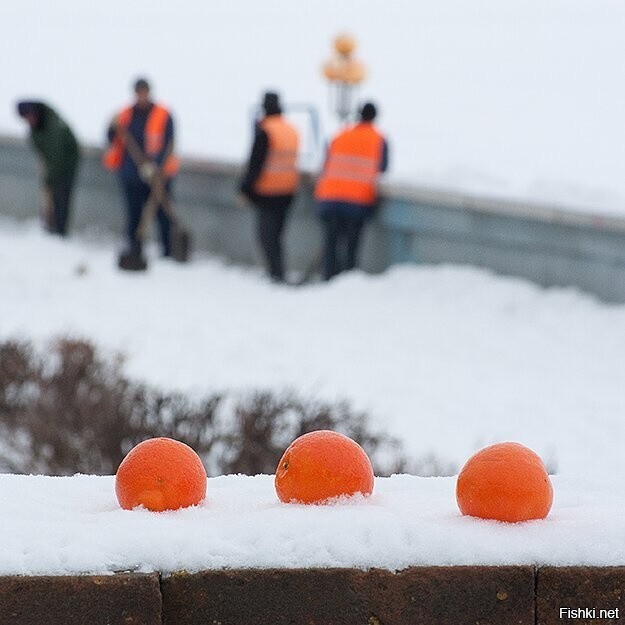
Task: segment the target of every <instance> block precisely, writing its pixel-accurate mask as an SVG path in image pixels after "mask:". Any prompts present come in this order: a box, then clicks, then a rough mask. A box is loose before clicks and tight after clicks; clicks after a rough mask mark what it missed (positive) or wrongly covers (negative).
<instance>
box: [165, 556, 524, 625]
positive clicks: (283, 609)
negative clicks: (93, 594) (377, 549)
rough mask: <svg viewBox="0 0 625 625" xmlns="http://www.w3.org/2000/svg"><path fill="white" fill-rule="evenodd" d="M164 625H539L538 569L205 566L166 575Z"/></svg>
mask: <svg viewBox="0 0 625 625" xmlns="http://www.w3.org/2000/svg"><path fill="white" fill-rule="evenodd" d="M162 591H163V623H164V625H200V624H204V623H210V624H214V625H251V624H254V625H264V624H267V625H269V624H271V625H463V624H465V623H466V624H467V625H469V624H472V625H474V624H476V623H479V624H480V625H513V624H514V625H534V622H535V620H534V568H533V567H530V566H527V567H413V568H409V569H406V570H404V571H400V572H399V573H391V572H389V571H383V570H371V571H357V570H353V569H325V570H323V569H321V570H319V569H318V570H303V569H296V570H266V571H253V570H252V571H204V572H201V573H197V574H177V575H172V576H170V577H167V578H164V579H163V580H162Z"/></svg>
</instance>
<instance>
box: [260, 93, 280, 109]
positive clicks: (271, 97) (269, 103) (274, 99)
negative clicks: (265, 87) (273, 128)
mask: <svg viewBox="0 0 625 625" xmlns="http://www.w3.org/2000/svg"><path fill="white" fill-rule="evenodd" d="M263 108H264V109H265V115H279V114H280V113H282V107H281V106H280V97H279V96H278V94H277V93H276V92H275V91H267V92H266V93H265V95H264V97H263Z"/></svg>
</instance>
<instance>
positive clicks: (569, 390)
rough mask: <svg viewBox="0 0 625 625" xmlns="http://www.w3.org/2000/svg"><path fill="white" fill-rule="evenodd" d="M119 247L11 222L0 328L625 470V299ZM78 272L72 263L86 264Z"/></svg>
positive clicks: (468, 438)
mask: <svg viewBox="0 0 625 625" xmlns="http://www.w3.org/2000/svg"><path fill="white" fill-rule="evenodd" d="M115 259H116V250H115V248H114V246H113V245H112V244H111V243H110V242H109V243H107V242H105V241H101V242H99V243H97V244H95V243H94V242H93V241H92V242H85V241H77V240H69V241H60V240H58V239H56V238H53V237H49V236H46V235H44V234H42V233H40V232H39V229H38V227H37V226H35V225H31V226H28V227H24V226H19V227H18V226H9V225H8V224H4V226H3V227H1V228H0V294H1V295H0V339H6V338H8V337H11V336H14V337H15V336H17V337H23V338H27V339H30V338H32V339H35V340H37V341H39V342H42V343H43V342H45V341H48V340H50V339H51V338H52V337H54V336H58V335H60V334H70V335H74V336H76V335H78V336H83V337H86V338H89V339H91V340H93V341H95V342H96V343H97V344H99V345H101V346H103V347H104V348H112V349H117V350H122V351H123V352H124V353H126V354H127V356H128V363H127V366H128V371H129V373H130V374H131V375H132V376H134V377H136V378H138V379H140V380H145V381H148V382H150V383H153V384H156V385H159V386H161V387H163V388H167V389H180V390H183V391H187V392H190V393H193V394H208V393H210V392H214V391H218V390H225V389H230V390H234V391H244V390H246V389H257V388H268V389H277V390H283V389H285V388H290V389H295V390H297V391H298V392H299V393H300V394H303V395H308V396H312V397H321V398H325V399H335V398H345V399H347V400H349V401H350V402H351V403H352V405H353V406H354V407H356V408H358V409H364V410H366V411H367V412H369V413H370V415H371V417H372V420H373V423H374V426H377V427H379V428H381V429H384V430H387V431H388V432H389V433H391V434H394V435H396V436H398V437H399V438H400V439H401V440H403V441H404V443H405V445H406V448H407V450H408V451H409V452H410V453H411V454H413V455H414V456H416V457H419V456H423V455H425V454H427V453H429V452H432V453H434V454H435V455H436V456H438V458H439V459H440V460H441V461H443V462H453V463H454V464H455V465H456V466H457V467H459V466H461V465H462V464H463V463H464V461H465V460H466V458H468V456H469V455H470V454H471V453H473V452H474V451H475V450H476V449H477V448H479V447H481V446H483V445H486V444H490V443H493V442H497V441H502V440H516V441H519V442H521V443H524V444H526V445H528V446H530V447H532V448H533V449H535V450H536V451H537V452H538V453H540V454H541V455H542V456H543V458H544V459H545V460H546V462H547V464H548V466H550V467H551V468H552V469H557V471H558V472H559V473H561V474H566V475H573V474H582V473H583V474H590V475H598V476H605V475H610V476H617V475H623V474H624V473H625V455H624V454H623V453H622V441H623V438H624V436H625V421H624V420H623V414H625V393H624V392H623V371H625V350H624V349H623V345H625V307H623V306H608V305H604V304H601V303H599V302H597V301H595V300H593V299H592V298H590V297H587V296H585V295H583V294H580V293H578V292H576V291H574V290H567V289H550V290H544V289H541V288H539V287H537V286H534V285H532V284H530V283H528V282H525V281H522V280H517V279H512V278H504V277H499V276H495V275H492V274H490V273H488V272H486V271H482V270H478V269H471V268H466V267H464V268H459V267H451V266H439V267H426V266H401V267H395V268H393V269H392V270H390V271H388V272H387V273H385V274H383V275H380V276H374V277H373V276H367V275H364V274H361V273H353V274H352V275H348V276H345V277H342V278H338V279H336V280H334V281H332V282H331V283H329V284H320V285H312V286H309V287H305V288H299V289H294V288H287V287H278V286H275V285H272V284H269V283H267V282H265V281H264V280H262V279H260V274H259V272H258V271H256V270H247V269H241V268H235V267H227V266H224V265H223V264H222V263H220V262H218V261H215V260H211V259H199V260H196V261H194V262H192V263H190V264H188V265H185V266H181V265H177V264H175V263H172V262H169V261H166V260H159V259H153V261H152V264H151V268H150V270H149V272H148V273H147V274H146V275H130V274H125V273H121V272H119V271H118V270H117V269H116V267H115ZM79 269H80V270H81V271H78V270H79Z"/></svg>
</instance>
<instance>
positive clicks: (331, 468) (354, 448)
mask: <svg viewBox="0 0 625 625" xmlns="http://www.w3.org/2000/svg"><path fill="white" fill-rule="evenodd" d="M275 487H276V493H277V494H278V498H279V499H280V501H283V502H284V503H290V502H294V503H305V504H318V503H325V502H327V501H328V500H329V499H333V498H334V497H340V496H342V495H345V496H350V495H354V494H356V493H362V494H363V495H370V494H371V493H372V492H373V469H372V467H371V462H370V460H369V457H368V456H367V454H366V453H365V451H364V449H363V448H362V447H361V446H360V445H359V444H358V443H357V442H356V441H353V440H352V439H351V438H349V437H348V436H344V435H343V434H339V433H338V432H331V431H330V430H318V431H316V432H309V433H308V434H304V435H303V436H300V437H299V438H296V439H295V440H294V441H293V442H292V443H291V444H290V445H289V447H288V448H287V450H286V451H285V452H284V455H283V456H282V458H281V460H280V462H279V464H278V468H277V469H276V480H275Z"/></svg>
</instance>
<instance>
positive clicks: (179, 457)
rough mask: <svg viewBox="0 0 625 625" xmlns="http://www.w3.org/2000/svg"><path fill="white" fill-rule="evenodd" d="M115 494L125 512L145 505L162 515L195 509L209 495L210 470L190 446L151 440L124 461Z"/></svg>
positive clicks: (159, 439)
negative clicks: (207, 475) (190, 507)
mask: <svg viewBox="0 0 625 625" xmlns="http://www.w3.org/2000/svg"><path fill="white" fill-rule="evenodd" d="M115 493H116V495H117V501H119V505H120V506H121V507H122V508H124V509H125V510H132V509H133V508H136V507H137V506H144V507H145V508H147V509H148V510H152V511H154V512H162V511H163V510H177V509H178V508H186V507H187V506H194V505H197V504H199V503H200V502H201V501H202V500H203V499H204V497H205V496H206V470H205V469H204V465H203V464H202V461H201V460H200V457H199V456H198V455H197V454H196V453H195V451H193V449H191V447H189V446H188V445H185V444H184V443H181V442H180V441H176V440H173V439H171V438H150V439H148V440H146V441H143V442H142V443H139V444H138V445H136V446H135V447H133V448H132V449H131V450H130V451H129V452H128V455H127V456H126V457H125V458H124V459H123V460H122V462H121V464H120V465H119V468H118V469H117V474H116V475H115Z"/></svg>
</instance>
